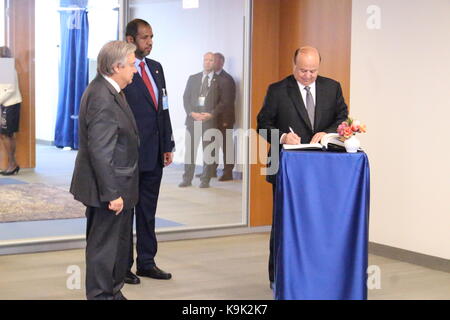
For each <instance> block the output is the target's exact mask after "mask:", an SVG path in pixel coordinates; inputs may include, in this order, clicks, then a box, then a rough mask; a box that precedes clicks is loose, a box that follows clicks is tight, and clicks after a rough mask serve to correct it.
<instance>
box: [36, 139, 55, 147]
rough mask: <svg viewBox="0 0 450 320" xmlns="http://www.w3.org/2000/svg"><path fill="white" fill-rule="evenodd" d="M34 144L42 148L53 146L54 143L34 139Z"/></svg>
mask: <svg viewBox="0 0 450 320" xmlns="http://www.w3.org/2000/svg"><path fill="white" fill-rule="evenodd" d="M36 144H40V145H43V146H54V145H55V141H49V140H41V139H36Z"/></svg>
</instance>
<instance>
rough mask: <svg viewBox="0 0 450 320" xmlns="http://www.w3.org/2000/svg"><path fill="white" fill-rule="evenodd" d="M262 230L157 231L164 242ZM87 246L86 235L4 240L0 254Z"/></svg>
mask: <svg viewBox="0 0 450 320" xmlns="http://www.w3.org/2000/svg"><path fill="white" fill-rule="evenodd" d="M261 232H270V226H262V227H247V226H239V225H237V226H228V227H219V228H197V229H191V230H183V231H175V230H173V231H162V232H158V231H157V232H156V234H157V236H158V241H160V242H164V241H176V240H189V239H202V238H214V237H224V236H234V235H243V234H250V233H261ZM135 243H136V242H135ZM85 247H86V240H85V236H84V235H79V236H73V237H69V238H67V237H54V238H45V239H44V238H42V239H29V240H28V239H27V240H19V241H3V243H0V255H11V254H24V253H38V252H47V251H59V250H71V249H83V248H85Z"/></svg>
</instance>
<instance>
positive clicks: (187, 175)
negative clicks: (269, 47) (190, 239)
mask: <svg viewBox="0 0 450 320" xmlns="http://www.w3.org/2000/svg"><path fill="white" fill-rule="evenodd" d="M245 4H246V1H241V0H214V1H212V0H211V1H200V2H199V6H198V7H197V8H192V9H184V8H183V1H181V0H177V1H168V0H167V1H150V0H144V1H142V0H141V1H137V0H135V1H130V16H129V20H132V19H135V18H140V19H144V20H146V21H148V22H149V23H150V24H151V26H152V30H153V34H154V38H153V48H152V51H151V54H150V55H149V56H148V58H150V59H154V60H157V61H158V62H160V63H161V64H162V66H163V68H164V74H165V79H166V85H167V95H168V100H169V112H170V118H171V122H172V129H173V135H174V140H175V148H176V149H175V153H174V163H173V164H172V165H170V166H168V167H166V168H165V169H164V175H163V180H162V184H161V190H160V195H159V203H158V208H157V214H156V216H157V218H159V220H160V222H161V221H162V222H164V223H160V224H159V229H160V230H161V229H168V228H170V229H184V228H199V227H211V226H224V225H240V224H242V223H246V212H245V211H244V210H243V208H244V207H245V205H244V204H245V203H243V201H244V200H245V192H244V188H243V177H244V175H243V170H244V165H243V164H244V163H245V162H244V161H243V158H244V157H243V155H244V154H245V153H244V152H243V147H244V144H243V139H244V137H243V136H242V135H240V136H238V134H237V132H238V131H239V129H245V128H246V126H244V124H243V119H244V108H243V96H244V94H243V92H244V85H243V84H244V81H243V79H244V74H243V70H244V55H243V52H244V47H243V46H244V29H245V28H244V16H245ZM157 228H158V225H157Z"/></svg>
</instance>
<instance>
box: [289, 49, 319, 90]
mask: <svg viewBox="0 0 450 320" xmlns="http://www.w3.org/2000/svg"><path fill="white" fill-rule="evenodd" d="M319 65H320V54H319V51H318V50H317V49H316V48H314V47H309V46H306V47H301V48H300V49H297V50H296V51H295V54H294V72H293V73H294V77H295V79H296V80H297V81H298V82H300V83H301V84H302V85H304V86H309V85H310V84H312V83H313V82H314V81H316V79H317V75H318V73H319Z"/></svg>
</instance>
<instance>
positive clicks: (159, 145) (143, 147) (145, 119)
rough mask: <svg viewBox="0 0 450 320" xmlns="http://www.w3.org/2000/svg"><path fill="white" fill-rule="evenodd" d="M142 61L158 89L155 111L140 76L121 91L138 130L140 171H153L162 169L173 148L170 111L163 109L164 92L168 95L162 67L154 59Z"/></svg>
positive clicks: (135, 77)
mask: <svg viewBox="0 0 450 320" xmlns="http://www.w3.org/2000/svg"><path fill="white" fill-rule="evenodd" d="M145 62H146V63H147V66H148V68H149V69H150V72H151V74H152V77H153V79H154V80H155V83H156V86H157V87H158V110H156V108H155V105H154V103H153V100H152V98H151V96H150V92H149V91H148V89H147V87H146V86H145V83H144V81H143V80H142V77H141V76H140V74H139V73H136V74H135V75H134V77H133V82H132V83H131V84H129V85H128V86H127V87H126V88H125V89H124V90H123V91H124V93H125V96H126V98H127V101H128V104H129V105H130V107H131V110H132V111H133V114H134V117H135V119H136V124H137V127H138V131H139V138H140V141H141V144H140V147H139V170H140V171H150V170H153V169H154V168H155V166H156V165H160V166H162V167H163V166H164V153H165V152H172V151H173V150H174V148H175V143H174V141H173V136H172V124H171V122H170V115H169V110H168V109H167V110H163V103H162V99H163V89H164V90H165V92H166V94H167V89H166V80H165V78H164V71H163V68H162V66H161V64H160V63H159V62H157V61H155V60H151V59H147V58H145Z"/></svg>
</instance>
